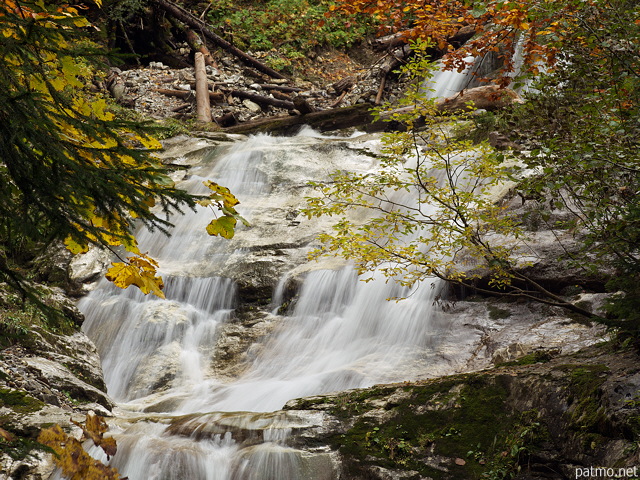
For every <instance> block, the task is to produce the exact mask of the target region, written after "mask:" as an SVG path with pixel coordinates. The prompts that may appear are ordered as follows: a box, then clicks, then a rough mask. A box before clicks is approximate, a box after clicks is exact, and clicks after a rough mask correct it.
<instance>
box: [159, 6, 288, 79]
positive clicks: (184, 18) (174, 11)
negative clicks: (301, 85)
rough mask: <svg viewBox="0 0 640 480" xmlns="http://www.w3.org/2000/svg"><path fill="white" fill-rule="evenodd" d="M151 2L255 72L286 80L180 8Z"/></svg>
mask: <svg viewBox="0 0 640 480" xmlns="http://www.w3.org/2000/svg"><path fill="white" fill-rule="evenodd" d="M153 1H154V3H155V4H156V5H158V6H159V7H160V8H162V9H163V10H164V11H166V12H167V13H170V14H171V15H173V16H174V17H176V18H177V19H178V20H180V21H181V22H184V23H185V24H187V25H189V26H190V27H191V28H194V29H196V30H198V31H200V32H202V34H203V35H204V36H205V37H207V39H209V40H210V41H212V42H213V43H215V44H216V45H218V46H219V47H221V48H223V49H224V50H225V51H227V52H229V53H230V54H232V55H234V56H236V57H238V58H239V59H240V60H242V61H243V62H244V63H246V64H247V65H249V66H251V67H253V68H255V69H256V70H258V71H260V72H262V73H264V74H266V75H269V76H270V77H272V78H283V79H286V78H287V77H285V76H284V75H282V74H281V73H279V72H276V71H275V70H273V69H272V68H270V67H268V66H267V65H265V64H264V63H262V62H260V61H259V60H257V59H255V58H253V57H252V56H251V55H248V54H246V53H245V52H243V51H242V50H240V49H239V48H236V47H234V46H233V45H231V44H230V43H229V42H227V41H226V40H225V39H223V38H222V37H220V36H218V35H216V34H215V33H213V32H212V31H211V30H209V28H207V25H206V24H205V22H203V21H202V20H200V19H199V18H197V17H195V16H194V15H192V14H191V13H189V12H188V11H186V10H185V9H183V8H182V7H179V6H178V5H176V4H174V3H172V2H170V1H169V0H153Z"/></svg>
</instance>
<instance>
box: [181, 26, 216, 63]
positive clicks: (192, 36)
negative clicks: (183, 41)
mask: <svg viewBox="0 0 640 480" xmlns="http://www.w3.org/2000/svg"><path fill="white" fill-rule="evenodd" d="M185 35H186V37H187V43H188V44H189V47H190V48H191V50H193V51H196V52H200V53H202V55H203V56H204V62H205V64H206V65H208V66H210V67H213V68H215V69H217V68H218V65H217V64H216V61H215V60H214V59H213V56H212V55H211V52H210V51H209V49H208V48H207V47H206V46H205V44H204V43H202V41H201V40H200V37H199V36H198V34H197V33H196V32H194V31H193V30H191V29H190V28H187V29H185Z"/></svg>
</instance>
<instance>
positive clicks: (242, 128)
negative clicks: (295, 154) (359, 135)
mask: <svg viewBox="0 0 640 480" xmlns="http://www.w3.org/2000/svg"><path fill="white" fill-rule="evenodd" d="M371 108H372V105H370V104H358V105H353V106H351V107H345V108H333V109H330V110H322V111H321V112H313V113H309V114H307V115H295V116H291V115H283V116H279V117H270V118H263V119H260V120H256V121H253V122H246V123H242V124H239V125H236V126H234V127H231V128H228V129H227V130H226V131H227V132H230V133H244V134H248V133H259V132H267V133H272V134H278V135H293V134H295V133H297V132H298V131H299V130H300V128H302V126H303V125H309V126H310V127H312V128H315V129H316V130H319V131H321V132H330V131H334V130H342V129H344V128H350V127H358V128H362V129H364V130H365V131H367V132H375V131H382V130H384V129H385V128H387V124H386V123H384V122H375V123H374V117H373V115H372V113H371Z"/></svg>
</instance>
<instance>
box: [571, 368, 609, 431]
mask: <svg viewBox="0 0 640 480" xmlns="http://www.w3.org/2000/svg"><path fill="white" fill-rule="evenodd" d="M565 368H567V369H568V370H569V372H568V373H569V386H568V389H569V402H570V404H571V405H572V408H571V409H570V410H569V412H567V413H568V415H569V426H570V428H572V429H573V430H576V431H577V432H580V433H585V434H597V435H601V434H603V433H606V432H607V430H608V428H607V427H608V420H607V415H606V408H605V406H604V405H602V403H601V398H602V390H601V387H602V384H603V383H604V381H605V380H606V373H607V372H608V371H609V369H608V367H607V366H606V365H580V366H576V367H573V366H565ZM592 441H593V439H591V440H590V442H589V444H591V442H592Z"/></svg>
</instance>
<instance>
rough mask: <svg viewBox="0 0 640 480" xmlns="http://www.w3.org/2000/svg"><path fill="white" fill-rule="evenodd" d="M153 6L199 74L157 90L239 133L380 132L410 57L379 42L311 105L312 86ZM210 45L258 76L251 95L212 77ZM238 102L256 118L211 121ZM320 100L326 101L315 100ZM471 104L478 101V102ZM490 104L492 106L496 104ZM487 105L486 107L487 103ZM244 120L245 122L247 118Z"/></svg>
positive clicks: (453, 106)
mask: <svg viewBox="0 0 640 480" xmlns="http://www.w3.org/2000/svg"><path fill="white" fill-rule="evenodd" d="M152 3H153V5H154V6H156V7H157V8H159V9H161V10H163V11H164V12H165V13H166V15H167V16H168V17H169V19H170V20H171V23H172V25H173V26H174V27H175V28H177V29H179V30H181V31H182V32H183V34H184V35H183V37H184V38H186V39H187V43H188V45H189V47H190V48H191V50H192V51H194V52H196V53H195V57H194V63H195V69H194V71H195V76H194V79H193V80H194V81H193V82H192V84H190V85H188V86H187V88H188V89H189V90H184V89H175V88H155V89H154V90H155V92H157V93H160V94H163V95H166V96H169V97H174V98H180V99H182V100H184V101H185V103H184V104H182V105H179V106H177V107H174V108H172V110H173V111H174V112H179V111H182V110H185V109H187V108H190V107H191V105H192V104H195V105H196V111H197V118H198V120H199V121H201V122H212V121H215V122H216V123H217V124H218V125H219V126H221V127H225V128H229V129H231V130H233V131H237V132H254V131H272V132H280V133H288V132H292V131H295V130H296V129H297V128H299V126H300V125H303V124H307V125H311V126H314V127H315V128H317V129H319V130H321V131H328V130H335V129H341V128H347V127H351V126H363V125H368V129H380V128H381V127H380V125H370V124H371V123H372V121H373V115H372V114H371V113H370V109H371V107H372V104H373V105H376V104H380V103H381V102H382V101H383V100H384V99H385V94H388V93H389V92H390V91H393V89H392V88H390V87H389V83H390V82H389V79H390V78H392V77H393V76H394V74H395V72H396V71H397V70H398V68H399V67H400V66H401V65H402V64H403V63H405V62H406V61H407V60H408V59H409V57H410V56H411V54H412V52H411V49H410V47H409V45H407V43H406V36H405V35H402V34H396V35H391V36H388V37H383V38H380V39H377V40H376V41H375V42H374V43H373V47H374V48H376V49H378V51H379V52H381V53H380V55H379V59H378V61H377V62H375V63H374V64H373V65H371V66H369V68H368V69H366V71H365V72H364V73H362V74H359V75H358V76H357V77H356V76H350V77H346V78H343V79H342V80H340V81H338V82H336V83H334V84H333V85H331V86H329V88H327V89H326V90H324V91H322V92H321V93H320V94H319V95H317V96H315V99H316V101H311V100H312V99H313V98H314V94H310V93H309V91H308V90H309V89H308V88H301V87H300V86H297V85H293V84H292V83H293V82H292V81H291V79H289V78H287V77H286V76H285V75H283V74H281V73H280V72H277V71H275V70H273V69H272V68H270V67H269V66H267V65H265V64H264V63H262V62H261V61H260V60H258V59H257V58H254V57H253V56H252V55H249V54H248V53H246V52H243V51H242V50H240V49H238V48H237V47H235V46H234V45H232V44H231V43H229V42H227V41H226V40H225V39H224V38H222V37H221V36H219V35H217V34H216V33H215V32H213V31H212V30H211V29H210V28H209V27H208V26H207V24H206V23H205V22H204V21H203V20H202V19H201V18H198V17H196V16H195V15H193V14H192V13H190V12H189V11H187V10H185V9H184V8H182V7H181V6H179V5H177V4H175V3H173V2H171V1H170V0H152ZM473 33H474V32H473V30H470V29H466V30H465V29H464V28H463V29H461V30H460V32H458V34H457V35H456V36H455V37H454V38H452V39H451V43H452V44H453V43H456V42H457V43H464V41H466V40H467V39H468V38H470V37H471V36H472V35H473ZM207 43H208V44H209V45H214V46H215V47H217V48H219V49H222V50H223V51H224V52H226V53H227V54H228V55H232V56H233V57H235V58H236V60H239V61H240V62H241V63H242V64H244V65H245V71H243V72H242V76H243V77H245V78H246V77H249V76H250V77H253V78H257V79H258V82H254V83H253V84H251V87H255V88H251V89H250V91H247V90H246V89H242V88H238V87H239V86H238V84H237V82H236V83H235V84H234V83H233V82H226V81H221V82H217V81H216V80H215V78H214V76H213V75H211V74H209V75H208V74H207V72H209V73H211V72H212V71H217V70H218V69H219V68H220V67H219V66H218V65H217V64H216V61H215V59H214V57H213V55H211V53H210V51H209V49H208V47H207ZM223 60H224V59H223ZM190 83H191V82H190ZM121 87H122V84H121V82H120V83H118V81H117V78H116V80H115V81H113V82H112V84H111V91H112V93H113V94H114V96H117V95H122V93H121ZM354 91H359V92H362V91H364V92H365V94H361V95H359V96H357V97H355V98H354V97H353V95H352V92H354ZM194 92H195V93H194ZM258 92H259V93H258ZM480 93H481V94H483V93H484V92H480ZM490 93H491V95H494V94H495V92H490ZM480 96H482V95H480ZM485 96H486V95H485ZM331 97H332V98H333V100H331ZM234 98H235V99H239V100H240V101H241V102H242V103H244V104H246V105H253V107H254V109H255V111H254V113H255V115H251V117H250V119H251V121H250V122H246V121H245V122H242V124H241V125H239V123H240V122H239V119H238V118H237V117H236V114H235V113H236V112H234V111H233V109H230V108H225V109H223V110H221V109H220V108H218V109H217V112H218V113H217V114H216V115H215V116H214V117H212V106H214V107H215V106H224V105H232V104H234V101H233V99H234ZM318 98H321V99H322V100H323V101H321V102H319V101H317V100H318ZM468 99H469V97H468V96H466V95H465V98H464V99H463V98H462V97H461V98H457V99H455V100H454V99H451V100H450V101H445V102H443V103H442V104H441V106H440V107H441V108H440V109H441V111H443V112H446V111H448V110H452V111H455V110H460V104H464V105H463V106H465V105H466V103H467V100H468ZM473 100H474V101H476V103H477V99H476V98H474V99H473ZM481 100H482V98H481ZM485 100H486V99H485ZM488 101H489V103H491V101H493V100H492V99H489V100H488ZM356 103H357V104H356ZM486 103H487V102H485V104H486ZM483 107H484V108H486V106H485V105H483ZM465 108H466V107H465ZM274 111H275V112H276V113H277V112H278V111H282V113H283V114H282V115H280V116H279V117H274V116H271V117H270V118H264V117H265V116H266V115H265V112H271V114H272V113H273V112H274ZM258 117H262V118H258ZM242 120H247V117H246V116H245V118H243V119H242Z"/></svg>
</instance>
